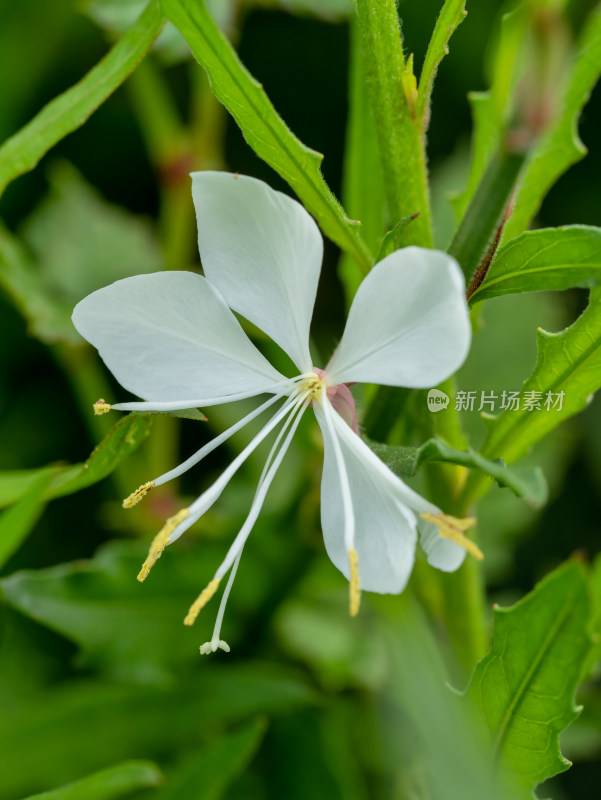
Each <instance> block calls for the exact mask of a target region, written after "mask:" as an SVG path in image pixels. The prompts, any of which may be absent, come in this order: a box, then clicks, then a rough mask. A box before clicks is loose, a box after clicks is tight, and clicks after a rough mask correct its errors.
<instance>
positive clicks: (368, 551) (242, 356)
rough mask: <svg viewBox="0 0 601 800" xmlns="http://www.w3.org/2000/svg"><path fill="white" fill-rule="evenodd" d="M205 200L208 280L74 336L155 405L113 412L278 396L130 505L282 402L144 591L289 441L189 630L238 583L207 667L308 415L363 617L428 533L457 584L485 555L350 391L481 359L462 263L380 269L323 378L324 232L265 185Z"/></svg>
mask: <svg viewBox="0 0 601 800" xmlns="http://www.w3.org/2000/svg"><path fill="white" fill-rule="evenodd" d="M192 193H193V198H194V204H195V207H196V215H197V220H198V242H199V249H200V255H201V259H202V264H203V268H204V272H205V276H206V277H201V276H200V275H197V274H195V273H192V272H161V273H156V274H151V275H139V276H137V277H132V278H126V279H125V280H121V281H117V282H116V283H113V284H112V285H110V286H107V287H106V288H104V289H100V290H99V291H96V292H94V293H93V294H91V295H89V296H88V297H86V298H85V299H84V300H82V301H81V302H80V303H79V304H78V305H77V307H76V308H75V311H74V313H73V322H74V324H75V326H76V328H77V330H78V331H79V332H80V333H81V334H82V336H84V337H85V338H86V339H87V340H88V341H89V342H91V343H92V344H93V345H94V346H95V347H97V348H98V351H99V353H100V355H101V356H102V358H103V359H104V361H105V362H106V364H107V366H108V367H109V369H110V370H111V371H112V373H113V374H114V375H115V377H116V378H117V380H118V381H119V382H120V383H121V384H122V386H124V387H125V388H126V389H128V390H129V391H131V392H132V393H133V394H135V395H137V396H138V397H142V398H144V400H145V401H146V402H128V403H119V404H116V405H113V406H112V407H113V408H116V409H120V410H131V411H134V410H139V411H144V410H148V411H168V410H175V409H185V408H192V407H200V408H207V407H210V406H212V405H217V404H220V403H228V402H232V401H235V400H240V399H243V398H248V397H254V396H255V395H261V394H269V395H271V396H270V398H269V399H268V400H267V401H265V402H264V403H262V405H260V406H259V407H258V408H257V409H256V410H254V411H253V412H251V413H250V414H248V415H247V416H246V417H244V419H242V420H240V422H238V423H237V424H236V425H234V426H233V427H231V428H230V429H229V430H227V431H225V432H224V433H222V434H221V435H220V436H218V437H217V438H216V439H214V440H213V441H212V442H210V443H209V444H207V445H205V446H204V447H202V448H201V449H200V450H199V451H198V452H197V453H195V454H194V455H193V456H191V457H190V458H188V459H187V460H186V461H185V462H184V463H183V464H181V465H180V466H179V467H176V468H175V469H173V470H171V471H170V472H168V473H166V474H165V475H161V476H160V477H158V478H156V479H155V480H154V481H150V482H149V483H147V484H144V486H142V487H140V489H139V490H137V491H136V492H134V493H133V494H132V495H131V496H130V497H129V498H128V499H127V500H126V501H125V502H124V505H125V506H126V507H129V506H131V505H133V504H134V503H135V502H137V501H138V500H139V499H141V498H142V497H143V496H144V495H145V494H146V493H147V491H149V489H151V488H152V487H153V486H158V485H160V484H162V483H165V482H166V481H168V480H170V479H171V478H175V477H176V476H178V475H181V474H182V473H183V472H185V471H186V470H187V469H189V468H190V467H192V466H193V465H194V464H197V463H198V462H199V461H200V460H201V459H202V458H203V457H204V456H205V455H207V454H208V453H209V452H211V451H212V450H213V449H214V448H215V447H217V446H218V445H219V444H221V443H222V442H224V441H225V440H226V439H227V438H228V437H230V436H231V435H232V434H234V433H235V432H236V431H238V430H239V429H240V428H242V427H243V426H244V425H246V423H248V422H250V420H251V419H253V418H254V417H256V416H258V415H259V414H260V413H262V412H263V411H265V410H266V409H268V408H269V407H271V406H273V405H274V404H275V403H276V402H277V401H278V400H283V402H282V404H281V405H280V407H279V409H278V410H277V411H276V412H275V414H274V415H273V416H272V417H271V419H270V420H269V422H267V424H266V425H265V426H264V427H263V429H262V430H261V431H260V432H259V433H258V434H257V435H256V436H255V438H254V439H253V440H252V441H251V442H250V443H249V444H248V445H247V447H246V448H245V449H244V450H243V451H242V452H241V453H240V455H238V456H237V458H235V459H234V460H233V462H232V463H231V464H230V465H229V467H228V468H227V469H226V470H225V471H224V472H223V474H222V475H221V476H220V477H219V478H218V480H217V481H215V483H214V484H213V485H212V486H211V487H210V488H208V489H207V490H206V491H204V492H203V493H202V494H201V495H200V497H198V499H197V500H195V501H194V502H193V503H192V504H191V505H190V507H189V508H187V509H183V510H182V511H180V512H179V513H178V514H176V515H175V516H174V517H172V518H171V519H170V520H168V521H167V523H166V525H165V527H164V528H163V530H162V531H161V532H160V533H159V534H158V536H157V537H156V538H155V540H154V542H153V544H152V547H151V550H150V554H149V557H148V559H147V561H146V562H145V564H144V567H143V568H142V571H141V573H140V575H139V578H140V579H141V580H143V579H144V578H145V577H146V575H147V574H148V571H149V570H150V567H151V566H152V565H153V564H154V563H155V562H156V560H157V558H158V557H159V556H160V555H161V553H162V552H163V550H164V548H165V546H166V545H167V544H171V543H172V542H174V541H175V540H176V539H178V538H179V537H180V536H181V535H182V533H184V531H186V530H187V529H188V528H189V527H190V526H191V525H193V524H194V522H196V520H198V519H199V517H201V516H202V515H203V514H204V513H205V512H206V511H207V509H208V508H210V507H211V506H212V505H213V503H215V501H216V500H217V499H218V497H219V496H220V494H221V493H222V491H223V490H224V488H225V487H226V485H227V483H228V482H229V481H230V479H231V478H232V476H233V475H234V474H235V472H236V471H237V470H238V468H239V467H240V466H241V465H242V464H243V462H244V461H245V460H246V458H247V457H248V456H249V455H250V453H251V452H252V451H253V450H254V449H255V448H256V447H257V446H258V445H259V444H260V442H261V441H263V440H264V439H265V438H266V437H267V436H268V435H269V434H270V433H272V431H276V430H277V429H278V428H279V433H278V434H277V437H276V439H275V442H274V444H273V447H272V449H271V452H270V454H269V456H268V459H267V462H266V464H265V468H264V470H263V474H262V476H261V478H260V481H259V484H258V487H257V490H256V494H255V497H254V500H253V503H252V505H251V508H250V510H249V513H248V517H247V519H246V521H245V523H244V525H243V526H242V528H241V530H240V531H239V533H238V535H237V536H236V538H235V539H234V541H233V543H232V545H231V546H230V549H229V551H228V553H227V555H226V557H225V559H224V561H223V563H222V564H221V566H220V567H219V568H218V569H217V571H216V573H215V577H214V579H213V580H212V581H211V582H210V583H209V585H208V586H207V588H206V589H205V590H204V591H203V592H202V593H201V594H200V596H199V597H198V599H197V600H196V601H195V603H194V604H193V605H192V607H191V609H190V611H189V613H188V616H187V617H186V620H185V622H186V623H187V624H192V622H193V621H194V620H195V618H196V616H197V614H198V612H199V611H200V609H201V608H202V607H203V606H204V605H205V604H206V602H207V601H208V600H209V599H210V598H211V597H212V596H213V595H214V594H215V592H216V590H217V587H218V585H219V583H220V581H221V580H222V579H223V578H224V577H225V576H226V575H227V573H228V572H230V578H229V581H228V584H227V587H226V589H225V592H224V596H223V599H222V602H221V606H220V609H219V613H218V619H217V623H216V626H215V632H214V635H213V638H212V639H211V641H210V642H208V643H206V644H205V645H203V646H202V648H201V652H211V651H215V650H216V649H217V647H221V648H222V649H224V650H229V648H228V646H227V644H226V643H225V642H223V641H221V639H220V629H221V621H222V618H223V612H224V609H225V603H226V600H227V596H228V594H229V591H230V589H231V586H232V582H233V579H234V576H235V572H236V569H237V566H238V562H239V560H240V556H241V554H242V549H243V547H244V544H245V542H246V540H247V538H248V535H249V534H250V532H251V530H252V528H253V526H254V524H255V521H256V519H257V517H258V515H259V512H260V509H261V506H262V504H263V501H264V499H265V496H266V493H267V490H268V489H269V486H270V484H271V483H272V481H273V478H274V476H275V474H276V471H277V469H278V468H279V466H280V464H281V462H282V460H283V458H284V456H285V454H286V451H287V450H288V448H289V446H290V442H291V440H292V437H293V435H294V432H295V430H296V428H297V427H298V424H299V422H300V420H301V417H302V415H303V413H304V412H305V410H306V409H307V408H308V407H309V406H312V407H313V409H314V411H315V416H316V417H317V421H318V423H319V426H320V428H321V431H322V434H323V440H324V450H325V456H324V467H323V477H322V489H321V494H322V498H321V519H322V527H323V534H324V540H325V545H326V549H327V552H328V555H329V556H330V558H331V560H332V562H333V563H334V564H335V565H336V567H338V569H339V570H340V571H341V572H342V573H343V574H344V575H345V576H346V577H347V578H348V579H349V581H350V603H351V613H352V614H356V613H357V611H358V608H359V597H360V590H361V589H365V590H367V591H371V592H380V593H398V592H401V591H402V590H403V589H404V587H405V585H406V583H407V580H408V578H409V575H410V573H411V570H412V567H413V563H414V558H415V547H416V540H417V529H418V522H419V525H420V532H421V534H422V540H421V541H422V546H423V547H424V549H425V550H426V552H427V554H428V560H429V562H430V563H431V564H433V565H434V566H436V567H438V568H439V569H442V570H446V571H451V570H454V569H456V568H457V567H458V566H459V565H460V564H461V562H462V561H463V558H464V555H465V549H464V548H467V549H470V550H471V551H472V552H474V554H475V555H479V551H478V550H477V548H475V545H473V544H472V543H471V542H470V541H469V540H468V539H467V538H466V537H465V536H464V534H463V531H464V530H465V529H466V528H467V527H469V525H470V524H471V522H472V521H471V520H463V521H461V520H455V519H453V518H452V517H447V516H446V515H443V514H442V513H441V511H440V509H438V508H437V507H436V506H434V505H432V503H429V502H428V501H427V500H425V499H424V498H422V497H421V496H420V495H418V494H417V493H416V492H414V491H413V490H412V489H410V488H409V487H408V486H406V485H405V484H404V483H403V481H401V480H400V479H399V478H398V477H396V476H395V475H394V474H393V473H392V472H391V471H390V470H389V469H388V467H386V466H385V465H384V464H383V463H382V462H381V461H380V460H379V459H378V458H377V457H376V456H375V455H374V453H373V452H372V451H371V450H370V449H369V447H368V446H367V445H366V444H365V442H363V441H362V439H361V438H360V437H359V435H358V427H357V425H356V414H355V406H354V400H353V398H352V395H351V393H350V391H349V389H348V387H347V386H346V384H348V383H355V382H367V383H380V384H385V385H390V386H405V387H411V388H426V387H430V386H433V385H436V384H438V383H440V382H441V381H443V380H444V379H446V378H447V377H449V376H450V375H451V374H453V373H454V372H455V371H456V370H457V368H458V367H459V366H460V365H461V364H462V363H463V361H464V359H465V357H466V355H467V352H468V349H469V345H470V323H469V316H468V310H467V305H466V301H465V285H464V280H463V276H462V273H461V270H460V269H459V266H458V265H457V263H456V262H455V261H454V260H453V259H452V258H451V257H450V256H448V255H447V254H446V253H442V252H438V251H435V250H424V249H420V248H417V247H408V248H405V249H404V250H399V251H397V252H395V253H393V254H392V255H390V256H388V257H387V258H385V259H384V260H383V261H381V262H380V263H379V264H377V265H376V266H375V267H374V268H373V269H372V271H371V272H370V273H369V275H368V276H367V277H366V278H365V279H364V281H363V283H362V284H361V286H360V287H359V289H358V291H357V294H356V296H355V298H354V301H353V304H352V307H351V310H350V313H349V317H348V320H347V323H346V327H345V330H344V333H343V335H342V339H341V341H340V345H339V347H338V348H337V350H336V352H335V354H334V356H333V357H332V359H331V361H330V362H329V364H328V365H327V367H326V369H325V370H320V369H317V368H315V367H314V366H313V363H312V360H311V356H310V353H309V327H310V324H311V317H312V313H313V305H314V301H315V295H316V292H317V283H318V280H319V273H320V269H321V261H322V253H323V242H322V238H321V234H320V232H319V229H318V227H317V225H316V224H315V222H314V221H313V219H312V218H311V217H310V216H309V214H308V213H307V212H306V211H305V209H304V208H303V207H302V206H301V205H300V204H299V203H297V202H296V201H294V200H292V199H291V198H290V197H288V196H286V195H284V194H281V193H280V192H275V191H273V190H272V189H271V188H269V186H267V185H266V184H265V183H263V182H262V181H258V180H255V179H253V178H248V177H243V176H236V175H230V174H227V173H222V172H197V173H194V174H193V175H192ZM230 309H231V310H230ZM232 311H236V312H238V313H239V314H241V315H242V316H243V317H245V318H246V319H247V320H249V321H250V322H252V323H253V324H255V325H256V326H258V327H259V328H261V329H262V330H263V331H265V333H267V334H268V335H269V336H270V337H271V338H272V339H273V340H274V341H275V342H276V343H277V344H278V345H280V347H281V348H282V349H283V350H284V351H285V352H286V353H287V354H288V355H289V356H290V358H291V359H292V361H293V362H294V364H295V365H296V367H297V369H298V371H299V374H298V375H296V376H295V377H293V378H286V377H285V376H284V375H282V374H281V373H280V372H278V371H277V370H276V369H274V367H272V366H271V364H270V363H269V362H268V361H267V360H266V359H265V358H264V356H263V355H262V354H261V353H260V352H259V351H258V350H257V349H256V348H255V346H254V345H253V344H252V343H251V341H250V340H249V339H248V337H247V336H246V334H245V333H244V332H243V330H242V328H241V326H240V324H239V323H238V321H237V319H236V317H235V316H234V314H233V313H232ZM110 408H111V406H109V405H108V404H107V403H105V402H104V401H99V403H98V404H97V405H96V410H97V412H98V413H103V412H104V411H107V410H109V409H110Z"/></svg>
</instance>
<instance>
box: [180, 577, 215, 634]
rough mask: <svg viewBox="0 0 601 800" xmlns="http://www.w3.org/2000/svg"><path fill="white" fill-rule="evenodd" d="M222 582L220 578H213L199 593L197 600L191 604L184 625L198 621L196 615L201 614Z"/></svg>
mask: <svg viewBox="0 0 601 800" xmlns="http://www.w3.org/2000/svg"><path fill="white" fill-rule="evenodd" d="M220 583H221V581H220V579H219V578H213V580H212V581H211V582H210V583H209V584H208V586H206V587H205V588H204V589H203V590H202V592H201V593H200V594H199V595H198V597H197V598H196V600H195V601H194V602H193V603H192V605H191V606H190V610H189V611H188V613H187V615H186V619H185V620H184V625H194V623H195V622H196V617H197V616H198V615H199V614H200V612H201V611H202V609H203V608H204V607H205V606H206V604H207V603H208V602H209V600H210V599H211V598H212V597H213V595H214V594H215V592H216V591H217V589H218V588H219V584H220Z"/></svg>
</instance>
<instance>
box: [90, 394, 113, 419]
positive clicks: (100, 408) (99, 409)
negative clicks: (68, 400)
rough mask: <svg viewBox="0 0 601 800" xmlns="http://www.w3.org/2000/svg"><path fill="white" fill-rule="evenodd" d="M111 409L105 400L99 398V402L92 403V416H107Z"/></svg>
mask: <svg viewBox="0 0 601 800" xmlns="http://www.w3.org/2000/svg"><path fill="white" fill-rule="evenodd" d="M111 408H112V406H111V405H110V403H107V402H106V400H104V399H103V398H102V397H101V398H100V400H96V402H95V403H94V414H96V416H97V417H100V416H101V415H102V414H108V412H109V411H110V410H111Z"/></svg>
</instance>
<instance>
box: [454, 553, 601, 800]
mask: <svg viewBox="0 0 601 800" xmlns="http://www.w3.org/2000/svg"><path fill="white" fill-rule="evenodd" d="M589 617H590V604H589V599H588V591H587V581H586V574H585V571H584V569H583V567H582V566H581V565H580V564H578V563H574V562H570V563H568V564H566V565H564V566H562V567H560V568H559V569H557V570H556V571H555V572H552V573H551V574H550V575H548V576H547V577H546V578H545V580H543V581H542V582H541V583H540V584H538V586H537V587H536V588H535V589H534V591H532V592H531V593H530V594H528V595H527V596H526V597H525V598H524V599H523V600H521V601H520V602H519V603H516V605H514V606H511V607H509V608H496V609H495V622H494V632H493V639H492V646H491V650H490V652H489V653H488V655H486V656H485V657H484V658H483V659H482V661H480V663H479V664H478V665H477V667H476V669H475V671H474V674H473V676H472V680H471V683H470V686H469V688H468V691H467V693H466V697H467V699H468V701H469V702H470V703H472V704H473V705H474V706H475V707H476V708H477V709H479V711H480V713H481V717H482V724H483V731H485V732H486V735H487V736H488V740H489V746H490V748H491V751H492V756H493V758H494V759H495V761H497V762H498V763H501V764H502V765H503V766H505V767H506V768H507V769H508V770H509V771H510V772H511V773H513V775H514V776H515V779H516V782H517V784H518V785H519V786H521V787H522V788H523V790H524V795H523V796H524V797H533V796H534V795H533V794H532V790H533V789H534V787H535V785H536V784H538V783H540V782H541V781H543V780H545V779H546V778H549V777H551V776H552V775H556V774H557V773H558V772H563V771H564V770H566V769H567V768H568V767H569V766H570V762H569V761H566V759H565V758H563V756H562V755H561V752H560V749H559V734H560V732H561V731H562V730H563V729H564V728H566V727H567V726H568V725H569V724H570V723H571V722H573V720H574V719H575V718H576V716H577V711H576V709H575V708H574V694H575V692H576V689H577V687H578V684H579V683H580V681H581V679H582V669H583V665H584V663H585V660H586V657H587V654H588V652H589V649H590V645H591V642H590V637H589V634H588V624H589Z"/></svg>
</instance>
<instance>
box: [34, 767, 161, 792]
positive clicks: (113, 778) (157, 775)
mask: <svg viewBox="0 0 601 800" xmlns="http://www.w3.org/2000/svg"><path fill="white" fill-rule="evenodd" d="M162 780H163V776H162V774H161V772H160V770H159V768H158V767H156V766H155V765H154V764H151V763H150V762H148V761H126V762H125V763H123V764H118V765H117V766H115V767H109V768H108V769H103V770H102V771H101V772H96V773H94V775H89V776H88V777H87V778H82V780H80V781H76V782H75V783H69V784H67V785H66V786H61V788H60V789H54V790H53V791H51V792H43V793H42V794H36V795H31V796H30V797H28V798H27V800H114V798H116V797H123V796H124V795H127V794H131V793H132V792H137V791H139V790H140V789H146V788H151V787H154V786H158V785H159V784H160V783H161V782H162Z"/></svg>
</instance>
